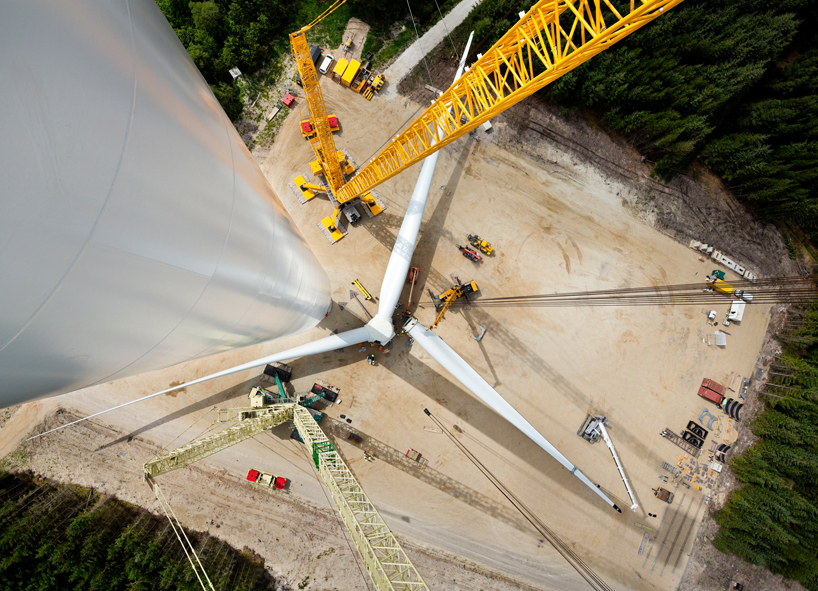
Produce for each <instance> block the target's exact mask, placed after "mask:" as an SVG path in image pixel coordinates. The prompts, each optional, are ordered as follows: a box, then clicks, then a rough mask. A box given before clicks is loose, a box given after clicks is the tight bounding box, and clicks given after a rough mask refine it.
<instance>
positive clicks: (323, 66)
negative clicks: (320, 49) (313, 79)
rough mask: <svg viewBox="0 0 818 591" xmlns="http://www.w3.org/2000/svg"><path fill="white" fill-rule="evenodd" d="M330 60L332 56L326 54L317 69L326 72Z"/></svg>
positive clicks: (330, 63)
mask: <svg viewBox="0 0 818 591" xmlns="http://www.w3.org/2000/svg"><path fill="white" fill-rule="evenodd" d="M332 62H333V57H332V56H331V55H328V56H326V57H325V58H324V61H323V62H321V67H320V68H318V71H319V72H321V73H322V74H326V73H327V70H329V67H330V66H331V65H332Z"/></svg>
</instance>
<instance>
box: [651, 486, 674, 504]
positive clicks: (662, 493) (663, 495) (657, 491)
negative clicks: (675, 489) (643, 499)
mask: <svg viewBox="0 0 818 591" xmlns="http://www.w3.org/2000/svg"><path fill="white" fill-rule="evenodd" d="M653 495H654V496H655V497H656V498H657V499H659V500H660V501H664V502H665V503H667V504H668V505H670V504H671V503H672V502H673V497H674V494H673V493H672V492H670V491H669V490H667V489H664V488H662V487H661V486H660V487H659V488H654V489H653Z"/></svg>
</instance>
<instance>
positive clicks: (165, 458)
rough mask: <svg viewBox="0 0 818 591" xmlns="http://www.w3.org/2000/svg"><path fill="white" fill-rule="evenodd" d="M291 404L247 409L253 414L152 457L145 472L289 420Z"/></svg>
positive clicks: (162, 470) (152, 473)
mask: <svg viewBox="0 0 818 591" xmlns="http://www.w3.org/2000/svg"><path fill="white" fill-rule="evenodd" d="M293 406H294V405H293V404H275V405H273V406H268V407H266V408H264V409H263V410H257V409H250V410H251V411H253V412H254V418H250V419H246V420H243V421H241V422H240V423H238V424H236V425H232V426H230V427H228V428H227V429H225V430H224V431H220V432H219V433H216V434H214V435H208V436H207V437H202V438H201V439H195V440H193V441H191V442H190V443H188V444H186V445H183V446H181V447H178V448H176V449H175V450H173V451H172V452H169V453H166V454H164V455H162V456H159V457H158V458H154V459H152V460H151V461H149V462H148V463H146V464H145V465H144V470H145V476H146V477H148V478H154V477H156V476H159V475H161V474H166V473H168V472H171V471H173V470H176V469H178V468H182V467H184V466H189V465H190V464H192V463H194V462H198V461H199V460H201V459H203V458H206V457H207V456H210V455H213V454H214V453H216V452H218V451H221V450H223V449H227V448H228V447H230V446H231V445H235V444H236V443H239V442H241V441H244V440H245V439H250V438H251V437H254V436H256V435H258V434H259V433H261V432H262V431H265V430H266V429H272V428H273V427H275V426H276V425H280V424H281V423H283V422H285V421H289V420H290V419H292V416H293V411H292V407H293Z"/></svg>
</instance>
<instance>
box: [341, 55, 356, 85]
mask: <svg viewBox="0 0 818 591" xmlns="http://www.w3.org/2000/svg"><path fill="white" fill-rule="evenodd" d="M360 68H361V62H359V61H358V60H350V61H349V65H348V66H347V69H346V70H344V75H343V76H342V77H341V84H342V85H343V86H352V81H353V80H355V75H356V74H357V73H358V70H359V69H360Z"/></svg>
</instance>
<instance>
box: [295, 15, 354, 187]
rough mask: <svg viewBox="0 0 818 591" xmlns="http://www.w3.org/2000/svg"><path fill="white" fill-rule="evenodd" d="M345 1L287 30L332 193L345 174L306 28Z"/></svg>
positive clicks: (318, 153) (314, 143)
mask: <svg viewBox="0 0 818 591" xmlns="http://www.w3.org/2000/svg"><path fill="white" fill-rule="evenodd" d="M344 2H346V0H338V1H336V2H335V3H334V4H332V6H330V7H329V8H328V9H327V10H325V11H324V12H323V13H322V14H321V15H320V16H319V17H318V18H316V19H315V20H314V21H312V22H311V23H310V24H309V25H307V26H306V27H304V28H302V29H300V30H298V31H296V32H295V33H290V46H291V47H292V51H293V60H294V62H295V65H296V67H297V68H298V73H299V74H300V75H301V84H302V86H303V88H304V96H305V99H306V102H307V109H309V112H310V120H311V121H312V123H313V125H315V131H316V137H315V138H314V139H313V140H311V141H310V145H311V146H312V149H313V152H315V156H316V158H318V162H319V164H320V165H321V170H322V172H323V173H324V178H325V179H326V180H327V183H328V184H329V186H330V188H331V189H332V191H333V192H336V191H337V190H338V189H340V188H341V186H342V185H343V184H344V175H343V174H342V172H341V164H340V162H338V158H337V156H336V154H337V150H336V149H335V140H334V139H333V138H332V130H331V129H330V124H329V121H328V120H327V108H326V106H325V105H324V95H323V94H322V93H321V85H320V84H319V82H318V72H317V71H316V70H315V63H313V61H312V55H311V54H310V47H309V45H308V44H307V36H306V34H307V31H308V30H310V29H311V28H312V27H313V26H315V25H316V24H317V23H319V22H321V20H322V19H323V18H325V17H326V16H328V15H329V14H330V13H331V12H332V11H333V10H335V9H336V8H338V7H339V6H341V5H342V4H343V3H344Z"/></svg>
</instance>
